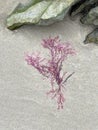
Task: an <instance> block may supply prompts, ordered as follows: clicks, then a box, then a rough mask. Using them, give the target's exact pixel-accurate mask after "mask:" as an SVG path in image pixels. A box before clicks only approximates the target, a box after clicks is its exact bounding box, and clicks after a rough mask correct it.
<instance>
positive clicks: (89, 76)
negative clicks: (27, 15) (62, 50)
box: [0, 0, 98, 130]
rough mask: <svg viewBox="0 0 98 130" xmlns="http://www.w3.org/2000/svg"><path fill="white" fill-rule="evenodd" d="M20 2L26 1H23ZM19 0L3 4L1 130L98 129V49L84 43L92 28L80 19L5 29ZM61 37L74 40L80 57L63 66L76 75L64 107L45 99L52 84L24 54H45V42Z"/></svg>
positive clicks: (0, 27)
mask: <svg viewBox="0 0 98 130" xmlns="http://www.w3.org/2000/svg"><path fill="white" fill-rule="evenodd" d="M20 1H21V0H20ZM18 2H19V0H17V1H16V0H3V1H2V0H0V130H98V46H97V45H95V44H88V45H84V44H83V40H84V38H85V36H86V34H87V33H88V32H90V31H91V30H92V28H91V27H88V26H83V25H81V24H80V23H79V18H77V19H76V20H74V21H71V20H70V19H69V18H66V19H65V20H64V21H63V22H59V23H56V24H54V25H52V26H49V27H35V26H23V27H22V28H20V29H18V30H16V31H10V30H8V29H7V28H6V23H5V20H6V17H7V15H8V14H9V13H10V12H11V11H12V9H13V8H14V7H15V6H16V5H17V3H18ZM50 35H51V36H57V35H60V36H61V38H62V40H63V41H70V42H71V43H72V46H73V47H74V48H75V50H76V52H77V55H76V56H73V57H69V59H68V60H67V61H66V62H65V64H64V68H65V69H66V70H67V71H68V72H73V71H75V74H74V75H73V77H71V78H70V80H69V81H68V83H67V86H66V91H65V97H66V102H65V104H64V109H63V110H61V111H58V110H57V104H56V102H55V101H54V100H51V99H50V98H49V97H47V96H46V94H45V93H46V92H47V91H48V90H49V89H50V84H49V82H48V80H46V81H43V80H42V77H41V76H40V74H39V73H38V72H37V71H36V70H35V69H33V68H32V67H30V66H28V65H27V64H26V63H25V61H24V52H27V51H28V52H32V51H40V50H41V53H42V55H44V56H45V55H47V54H48V53H47V51H46V50H45V51H44V49H43V48H42V49H40V48H41V45H40V42H41V39H42V38H46V37H48V36H50Z"/></svg>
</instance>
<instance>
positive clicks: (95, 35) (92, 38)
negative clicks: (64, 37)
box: [84, 29, 98, 44]
mask: <svg viewBox="0 0 98 130" xmlns="http://www.w3.org/2000/svg"><path fill="white" fill-rule="evenodd" d="M84 43H97V44H98V29H95V30H94V31H93V32H91V33H90V34H89V35H87V37H86V40H85V41H84Z"/></svg>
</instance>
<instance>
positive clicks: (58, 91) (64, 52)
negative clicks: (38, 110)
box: [25, 36, 75, 109]
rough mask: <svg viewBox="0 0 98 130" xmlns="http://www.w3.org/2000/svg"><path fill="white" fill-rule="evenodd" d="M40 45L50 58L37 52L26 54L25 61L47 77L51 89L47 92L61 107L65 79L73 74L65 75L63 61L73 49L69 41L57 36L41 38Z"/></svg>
mask: <svg viewBox="0 0 98 130" xmlns="http://www.w3.org/2000/svg"><path fill="white" fill-rule="evenodd" d="M42 46H43V47H44V48H46V49H48V50H49V54H50V58H49V59H45V58H41V57H40V56H39V54H34V53H33V54H30V55H29V54H26V58H25V60H26V62H27V63H28V64H29V65H31V66H33V67H34V68H35V69H36V70H38V71H39V73H40V74H42V75H43V76H44V77H46V78H48V79H49V80H50V83H51V89H50V91H49V92H47V94H48V95H50V96H51V98H52V99H54V98H55V99H56V101H57V104H58V109H62V108H63V104H64V101H65V97H64V89H65V85H66V82H67V80H68V79H69V78H70V77H71V76H72V75H73V74H74V72H73V73H71V74H70V75H68V76H67V77H66V74H67V72H63V70H62V69H63V68H62V67H63V62H64V61H65V60H66V58H67V57H68V55H73V54H75V50H74V49H73V48H72V47H71V45H70V44H69V43H66V42H65V43H62V42H61V40H60V38H59V36H57V37H54V38H51V37H49V38H48V39H43V41H42Z"/></svg>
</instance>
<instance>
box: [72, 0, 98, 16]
mask: <svg viewBox="0 0 98 130" xmlns="http://www.w3.org/2000/svg"><path fill="white" fill-rule="evenodd" d="M96 6H98V0H82V1H79V2H78V3H77V4H75V5H74V6H73V7H72V9H71V16H74V15H76V14H78V13H83V14H84V15H85V14H87V13H88V12H89V11H90V9H92V8H94V7H96Z"/></svg>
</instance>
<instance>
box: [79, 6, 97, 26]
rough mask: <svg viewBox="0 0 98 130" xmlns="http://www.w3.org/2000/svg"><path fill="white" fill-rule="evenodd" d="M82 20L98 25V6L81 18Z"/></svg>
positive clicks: (84, 22)
mask: <svg viewBox="0 0 98 130" xmlns="http://www.w3.org/2000/svg"><path fill="white" fill-rule="evenodd" d="M81 22H82V23H83V24H93V25H98V6H97V7H95V8H93V9H91V10H90V11H89V13H88V14H87V15H85V16H84V17H83V18H82V19H81Z"/></svg>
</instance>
